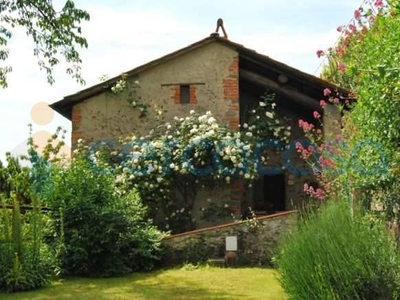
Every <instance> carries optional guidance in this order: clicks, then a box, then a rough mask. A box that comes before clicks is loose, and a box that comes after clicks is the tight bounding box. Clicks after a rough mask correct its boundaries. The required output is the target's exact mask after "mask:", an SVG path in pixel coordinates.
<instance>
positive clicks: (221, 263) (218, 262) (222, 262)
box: [207, 258, 226, 267]
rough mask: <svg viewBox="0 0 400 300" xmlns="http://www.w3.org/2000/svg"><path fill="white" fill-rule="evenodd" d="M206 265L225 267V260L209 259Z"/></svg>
mask: <svg viewBox="0 0 400 300" xmlns="http://www.w3.org/2000/svg"><path fill="white" fill-rule="evenodd" d="M207 263H208V264H209V265H210V266H214V267H225V265H226V262H225V258H210V259H209V260H207Z"/></svg>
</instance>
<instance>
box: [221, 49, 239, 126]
mask: <svg viewBox="0 0 400 300" xmlns="http://www.w3.org/2000/svg"><path fill="white" fill-rule="evenodd" d="M228 71H229V73H228V75H227V76H226V77H225V78H224V79H223V81H222V88H223V98H224V100H226V101H230V103H231V104H230V105H229V106H228V110H227V112H226V114H225V117H224V121H225V124H226V125H227V126H228V127H229V128H230V129H231V130H234V131H237V130H239V122H240V121H239V110H240V108H239V56H235V57H234V58H233V60H232V62H231V63H230V65H229V66H228Z"/></svg>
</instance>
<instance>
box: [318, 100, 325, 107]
mask: <svg viewBox="0 0 400 300" xmlns="http://www.w3.org/2000/svg"><path fill="white" fill-rule="evenodd" d="M319 105H321V107H322V108H325V106H326V105H327V104H326V102H325V100H321V101H319Z"/></svg>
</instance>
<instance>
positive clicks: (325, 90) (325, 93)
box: [324, 88, 331, 96]
mask: <svg viewBox="0 0 400 300" xmlns="http://www.w3.org/2000/svg"><path fill="white" fill-rule="evenodd" d="M330 93H331V90H330V89H328V88H326V89H324V96H328V95H329V94H330Z"/></svg>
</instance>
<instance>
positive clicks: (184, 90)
mask: <svg viewBox="0 0 400 300" xmlns="http://www.w3.org/2000/svg"><path fill="white" fill-rule="evenodd" d="M179 88H180V93H179V94H180V100H181V103H182V104H187V103H190V85H188V84H183V85H180V86H179Z"/></svg>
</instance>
